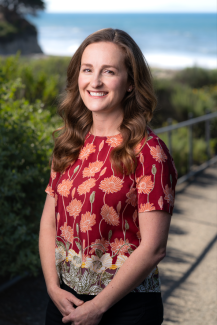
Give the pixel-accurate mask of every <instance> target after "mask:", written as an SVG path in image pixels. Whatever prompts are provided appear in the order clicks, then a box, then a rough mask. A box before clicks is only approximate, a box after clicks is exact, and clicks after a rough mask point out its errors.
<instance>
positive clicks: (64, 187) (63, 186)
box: [57, 179, 73, 197]
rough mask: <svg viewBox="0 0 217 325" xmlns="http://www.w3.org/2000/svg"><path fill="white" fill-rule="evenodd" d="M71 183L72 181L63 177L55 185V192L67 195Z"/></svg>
mask: <svg viewBox="0 0 217 325" xmlns="http://www.w3.org/2000/svg"><path fill="white" fill-rule="evenodd" d="M72 183H73V181H70V180H69V179H64V180H63V181H62V183H60V184H59V185H58V186H57V192H58V193H59V194H60V195H62V196H65V197H67V196H68V195H69V191H70V189H71V187H72Z"/></svg>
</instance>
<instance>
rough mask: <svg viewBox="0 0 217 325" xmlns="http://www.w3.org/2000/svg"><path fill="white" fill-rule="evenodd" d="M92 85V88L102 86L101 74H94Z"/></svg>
mask: <svg viewBox="0 0 217 325" xmlns="http://www.w3.org/2000/svg"><path fill="white" fill-rule="evenodd" d="M90 84H91V87H93V88H97V87H100V86H102V80H101V76H100V74H93V75H92V78H91V82H90Z"/></svg>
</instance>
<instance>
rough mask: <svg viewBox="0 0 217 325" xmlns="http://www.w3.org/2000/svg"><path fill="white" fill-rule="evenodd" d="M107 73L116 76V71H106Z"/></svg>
mask: <svg viewBox="0 0 217 325" xmlns="http://www.w3.org/2000/svg"><path fill="white" fill-rule="evenodd" d="M105 72H106V73H108V74H111V75H114V74H115V73H114V71H112V70H105Z"/></svg>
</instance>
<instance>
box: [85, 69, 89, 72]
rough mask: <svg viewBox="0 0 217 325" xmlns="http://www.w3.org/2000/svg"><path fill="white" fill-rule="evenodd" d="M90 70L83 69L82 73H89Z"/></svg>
mask: <svg viewBox="0 0 217 325" xmlns="http://www.w3.org/2000/svg"><path fill="white" fill-rule="evenodd" d="M90 71H91V70H90V69H84V70H83V72H90Z"/></svg>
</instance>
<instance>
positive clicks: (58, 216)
mask: <svg viewBox="0 0 217 325" xmlns="http://www.w3.org/2000/svg"><path fill="white" fill-rule="evenodd" d="M59 221H60V214H59V212H58V213H57V223H59Z"/></svg>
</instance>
